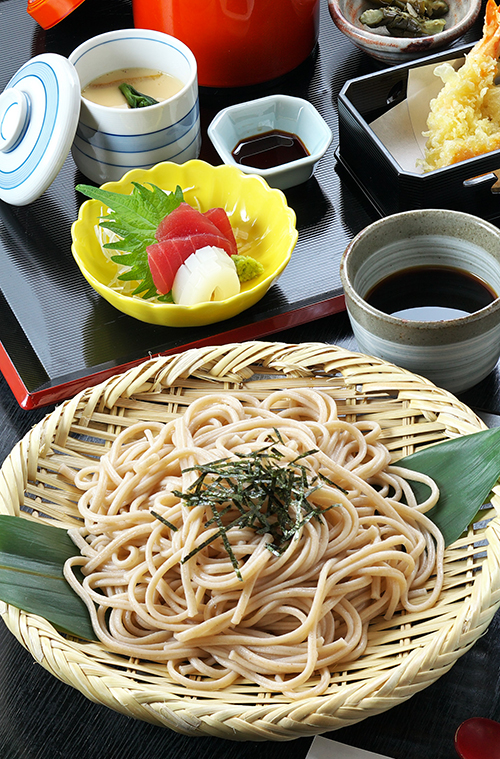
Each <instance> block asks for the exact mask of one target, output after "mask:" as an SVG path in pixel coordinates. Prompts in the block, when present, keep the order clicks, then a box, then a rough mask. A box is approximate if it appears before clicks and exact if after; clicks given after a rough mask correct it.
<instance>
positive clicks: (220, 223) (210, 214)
mask: <svg viewBox="0 0 500 759" xmlns="http://www.w3.org/2000/svg"><path fill="white" fill-rule="evenodd" d="M203 215H204V216H205V217H206V218H207V219H210V221H211V222H213V223H214V224H215V226H216V227H218V229H219V230H220V231H221V232H222V234H223V235H224V237H227V239H228V240H229V242H230V243H231V246H232V247H233V249H234V253H237V252H238V246H237V245H236V239H235V236H234V232H233V228H232V226H231V222H230V221H229V216H228V215H227V213H226V211H225V210H224V208H210V210H208V211H205V213H204V214H203ZM232 255H234V254H232Z"/></svg>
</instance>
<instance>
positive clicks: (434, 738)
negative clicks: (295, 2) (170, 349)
mask: <svg viewBox="0 0 500 759" xmlns="http://www.w3.org/2000/svg"><path fill="white" fill-rule="evenodd" d="M186 1H187V2H188V1H189V0H186ZM323 1H324V0H323ZM11 2H16V3H17V2H18V0H0V39H2V35H3V34H4V33H5V30H4V28H3V27H2V7H6V6H7V4H8V3H11ZM18 5H19V8H20V9H21V8H22V10H23V12H24V6H25V4H24V3H23V2H21V1H20V0H19V2H18ZM110 5H112V3H109V2H107V0H106V1H105V0H96V1H94V0H87V1H86V3H84V5H83V6H81V8H85V6H87V10H86V12H87V13H91V14H94V15H95V25H96V29H95V32H96V33H97V32H98V31H101V30H102V28H103V27H104V28H105V27H106V23H107V16H106V14H110V15H109V18H111V16H112V13H111V11H110V10H109V8H110ZM116 6H119V7H120V8H121V9H123V12H124V14H125V15H126V13H129V10H130V9H129V7H128V3H127V2H126V0H125V2H124V0H117V2H116V4H115V9H114V11H113V13H116ZM325 6H326V2H325ZM328 21H329V19H328V18H327V13H326V12H325V9H324V8H323V16H322V35H323V37H320V46H319V52H318V51H316V56H318V55H319V56H321V53H322V40H324V39H325V35H328V37H329V36H330V35H338V32H337V30H336V29H335V27H334V26H333V24H328V26H325V25H326V24H327V23H328ZM3 41H4V40H3ZM5 42H6V43H7V40H5ZM9 43H10V44H12V40H9ZM339 44H342V45H344V48H343V49H344V50H345V52H346V60H347V62H346V66H345V68H344V70H343V72H340V74H338V81H337V79H336V78H335V77H336V76H337V75H335V76H333V78H332V88H333V90H336V91H337V92H338V89H339V87H340V86H341V79H342V77H344V78H345V72H351V74H350V75H357V74H360V73H365V72H366V71H369V70H370V68H371V69H372V70H373V66H374V65H375V64H373V62H371V61H369V60H368V59H365V58H364V56H363V55H362V54H361V53H359V51H357V50H355V48H353V47H352V48H351V47H349V45H347V47H345V44H346V43H344V41H343V40H339ZM73 47H74V44H72V43H71V42H69V43H68V52H69V51H70V50H71V49H72V48H73ZM7 49H8V46H7ZM32 52H33V54H36V53H37V52H40V50H39V49H38V48H37V47H36V45H35V47H34V49H33V51H32ZM4 63H5V61H4ZM313 71H314V66H313ZM331 96H332V92H331V91H330V92H326V93H325V97H331ZM340 189H341V191H342V199H341V200H339V202H338V204H337V206H336V209H335V212H336V214H337V216H338V223H339V228H342V229H343V230H344V234H346V235H347V236H349V234H352V233H354V232H355V231H356V227H362V226H363V224H366V223H369V221H370V220H371V218H375V217H374V216H373V214H372V212H371V211H370V210H369V209H366V207H365V205H364V203H363V201H362V199H361V198H359V197H356V195H355V193H354V194H353V195H351V194H350V193H351V192H352V191H351V190H350V189H348V188H344V187H342V185H340ZM353 209H354V210H355V211H356V214H355V215H354V217H353ZM346 230H347V232H346ZM0 284H1V283H0ZM35 297H36V296H35ZM273 339H277V340H284V341H286V342H304V341H324V342H327V343H336V344H340V345H343V346H345V347H348V348H351V349H354V350H355V349H356V345H355V342H354V339H353V336H352V332H351V330H350V326H349V322H348V318H347V316H346V314H345V313H335V314H333V315H331V316H327V317H325V318H322V319H319V320H316V321H313V322H310V323H306V324H302V325H301V326H297V327H294V328H293V329H289V330H287V331H285V332H281V333H279V334H276V335H274V338H273ZM462 400H464V401H465V402H466V403H468V404H469V405H470V406H472V407H474V408H475V409H478V410H481V413H483V412H486V416H485V418H486V419H487V421H488V422H489V423H491V424H496V423H498V422H499V420H498V419H497V418H496V417H495V416H490V415H491V414H493V415H494V414H500V374H499V371H498V368H497V370H496V371H495V372H493V373H492V374H491V375H490V376H489V377H487V378H486V379H485V380H484V381H483V382H482V383H480V385H478V386H476V387H475V388H473V389H471V390H469V391H468V392H467V393H465V394H464V395H463V396H462ZM51 409H52V407H50V406H49V407H47V408H43V409H36V410H33V411H25V410H23V409H21V408H20V407H19V405H18V403H17V401H16V400H15V398H14V396H13V394H12V391H11V389H10V388H9V386H8V384H7V382H6V381H5V380H4V379H3V378H2V377H0V430H1V432H0V461H3V459H4V458H5V456H7V455H8V453H9V452H10V450H11V448H12V447H13V446H14V444H15V443H16V442H17V441H18V440H19V439H20V438H21V437H22V436H23V434H24V433H25V432H26V431H27V430H29V428H30V427H31V426H32V425H33V424H35V423H36V422H38V421H39V420H40V419H41V418H42V417H43V415H44V414H45V413H48V412H50V411H51ZM471 716H484V717H490V718H493V719H497V720H500V614H497V616H496V617H495V619H494V620H493V622H492V624H491V626H490V629H489V631H488V632H487V634H485V635H484V636H483V637H482V638H481V639H480V640H479V641H478V642H477V643H476V644H475V646H474V647H473V648H472V650H471V651H470V652H469V653H468V654H466V655H465V656H463V657H462V658H461V659H460V660H459V661H458V662H457V663H456V664H455V666H454V667H453V668H452V669H451V671H450V672H449V673H448V674H446V675H445V676H444V677H442V678H441V679H440V680H439V681H437V682H436V683H435V684H434V685H432V686H430V687H429V688H427V689H426V690H424V691H423V692H421V693H420V694H418V695H416V696H414V697H413V698H412V699H410V700H409V701H408V702H406V703H405V704H402V705H400V706H398V707H396V708H394V709H391V710H390V711H388V712H386V713H385V714H382V715H380V716H378V717H373V718H370V719H367V720H365V721H363V722H361V723H359V724H357V725H355V726H354V727H350V728H345V729H343V730H340V731H337V732H335V733H332V734H330V737H332V738H335V739H336V740H339V741H343V742H345V743H349V744H351V745H353V746H358V747H361V748H365V749H369V750H371V751H374V752H378V753H380V754H384V755H387V756H389V757H393V759H426V758H427V757H428V758H429V759H431V758H432V759H453V757H455V756H456V755H455V752H454V748H453V735H454V732H455V730H456V728H457V727H458V725H459V724H460V723H461V722H462V721H463V720H465V719H467V718H469V717H471ZM310 743H311V739H309V738H303V739H298V740H296V741H292V742H289V743H278V744H276V743H259V744H253V743H251V742H250V743H249V742H247V743H233V742H227V741H223V740H220V739H215V738H188V737H185V736H182V735H177V734H175V733H173V732H170V731H169V730H167V729H162V728H158V727H153V726H151V725H148V724H146V723H142V722H137V721H134V720H131V719H129V718H127V717H124V716H121V715H119V714H116V713H114V712H113V711H111V710H109V709H107V708H105V707H102V706H100V705H96V704H93V703H91V702H90V701H88V700H87V699H85V697H84V696H83V695H81V694H80V693H79V692H77V691H75V690H73V689H72V688H71V687H69V686H67V685H65V684H63V683H60V682H59V681H57V680H56V679H55V678H54V677H52V676H51V675H49V674H48V673H47V672H46V671H45V670H44V669H43V668H42V667H41V666H40V665H39V664H37V663H36V662H35V661H34V660H33V658H32V657H31V655H30V654H29V653H27V652H26V651H25V650H24V649H23V648H22V646H21V645H20V644H19V643H18V641H17V640H16V639H15V638H14V637H13V636H12V635H11V634H10V632H9V631H8V630H7V628H6V627H5V625H4V624H3V623H2V622H0V759H59V758H61V759H137V758H138V757H141V758H143V757H144V758H145V759H152V758H153V757H154V759H160V758H161V759H181V758H182V759H184V757H193V759H253V758H254V757H255V756H256V755H258V756H259V757H260V758H261V759H285V757H286V758H287V759H303V758H304V757H305V756H306V754H307V751H308V748H309V745H310ZM485 759H487V757H485Z"/></svg>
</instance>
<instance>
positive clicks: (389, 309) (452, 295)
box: [365, 266, 498, 321]
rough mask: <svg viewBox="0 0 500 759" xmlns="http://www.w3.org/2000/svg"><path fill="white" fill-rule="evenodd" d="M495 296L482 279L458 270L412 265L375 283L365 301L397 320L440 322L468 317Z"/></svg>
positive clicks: (446, 267) (447, 267)
mask: <svg viewBox="0 0 500 759" xmlns="http://www.w3.org/2000/svg"><path fill="white" fill-rule="evenodd" d="M497 297H498V295H497V293H495V291H494V290H493V289H492V288H491V287H490V286H489V285H488V284H487V283H486V282H484V281H483V280H482V279H480V278H479V277H477V276H476V275H474V274H471V273H470V272H467V271H463V270H462V269H456V268H453V267H451V266H414V267H411V268H408V269H402V270H401V271H398V272H395V273H394V274H391V275H390V276H388V277H386V278H385V279H383V280H382V281H381V282H378V283H377V284H376V285H374V287H372V288H371V290H369V292H368V293H367V294H366V295H365V300H366V301H367V302H368V303H369V304H370V305H371V306H373V307H374V308H377V309H378V310H379V311H383V312H384V313H386V314H390V315H391V316H396V317H398V318H399V319H409V320H412V321H442V320H443V319H458V318H459V317H462V316H468V314H471V313H473V312H474V311H478V310H479V309H481V308H484V307H485V306H487V305H488V304H489V303H492V302H493V301H494V300H495V299H496V298H497Z"/></svg>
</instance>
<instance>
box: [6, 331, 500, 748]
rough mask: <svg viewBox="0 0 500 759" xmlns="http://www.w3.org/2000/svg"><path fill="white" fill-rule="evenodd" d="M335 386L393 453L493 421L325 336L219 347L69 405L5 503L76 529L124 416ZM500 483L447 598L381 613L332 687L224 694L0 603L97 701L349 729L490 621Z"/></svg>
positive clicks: (139, 714)
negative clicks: (95, 467)
mask: <svg viewBox="0 0 500 759" xmlns="http://www.w3.org/2000/svg"><path fill="white" fill-rule="evenodd" d="M297 386H308V387H321V388H323V389H325V388H327V389H328V391H329V392H330V394H331V395H332V397H334V398H335V400H336V401H337V404H338V410H339V415H340V416H345V417H346V418H347V420H348V421H355V420H356V419H360V418H363V419H376V420H377V421H378V422H379V423H380V424H381V426H382V429H383V441H384V442H385V444H386V445H387V447H388V448H389V449H390V451H391V454H392V457H393V459H394V460H397V459H398V458H400V457H402V456H405V455H407V454H410V453H412V452H414V451H415V450H416V449H418V448H420V447H423V446H427V445H429V444H431V443H435V442H438V441H440V440H444V439H447V438H451V437H456V436H459V435H464V434H469V433H472V432H476V431H478V430H479V429H484V428H485V425H484V424H483V423H482V421H481V420H480V419H479V418H478V417H477V416H476V415H475V414H474V413H473V412H472V411H471V410H470V409H469V408H467V407H466V406H465V405H463V404H462V403H461V402H459V401H458V400H457V399H456V398H455V397H454V396H452V395H451V394H449V393H448V392H446V391H444V390H441V389H438V388H436V387H435V386H434V385H433V384H432V383H430V382H429V381H427V380H425V379H423V378H421V377H417V376H415V375H413V374H410V373H409V372H406V371H405V370H402V369H399V368H397V367H395V366H393V365H390V364H387V363H385V362H383V361H380V360H378V359H374V358H369V357H367V356H362V355H360V354H355V353H351V352H349V351H346V350H343V349H341V348H339V347H335V346H331V345H325V344H320V343H306V344H301V345H288V344H285V343H273V342H248V343H243V344H233V345H225V346H220V347H206V348H200V349H194V350H189V351H187V352H184V353H180V354H177V355H171V356H168V357H162V358H155V359H151V360H149V361H147V362H145V363H143V364H141V365H139V366H137V367H135V368H133V369H131V370H129V371H127V372H126V373H124V374H121V375H119V376H116V377H113V378H111V379H109V380H108V381H106V382H103V383H102V384H100V385H98V386H96V387H94V388H90V389H87V390H85V391H83V392H82V393H80V394H79V395H77V396H76V397H75V398H73V399H72V400H69V401H67V402H65V403H63V404H61V405H60V406H59V407H58V408H56V409H55V411H53V412H52V413H51V414H49V415H47V416H46V417H45V418H44V419H43V420H42V421H41V422H40V423H39V424H37V425H36V426H35V427H34V428H33V429H32V430H31V431H30V432H29V433H28V434H27V435H26V436H25V437H24V438H23V439H22V440H21V441H20V442H19V443H18V444H17V445H16V447H15V448H14V449H13V451H12V452H11V454H10V455H9V456H8V458H7V459H6V460H5V462H4V464H3V466H2V469H1V472H0V512H1V513H5V514H14V515H18V516H21V517H23V518H25V519H31V520H50V521H51V522H52V523H53V524H54V523H56V524H59V525H61V526H64V527H69V526H74V524H75V520H77V519H78V512H77V509H76V495H75V489H74V487H73V486H72V485H71V484H70V483H69V481H68V479H67V478H65V477H64V469H65V467H66V466H67V465H68V464H69V465H70V466H73V467H74V466H77V467H79V466H84V465H85V464H86V463H87V461H88V459H89V458H93V457H95V456H96V455H99V454H101V453H102V452H103V451H104V450H105V449H107V448H108V447H109V445H110V443H111V441H112V440H113V439H114V438H115V436H116V435H117V434H118V433H119V432H120V431H121V430H122V429H123V428H125V427H127V426H128V425H131V424H132V423H134V422H136V421H139V420H142V421H145V420H160V421H167V420H170V419H172V418H173V417H175V416H176V415H179V414H182V413H183V410H184V409H185V407H186V406H187V405H188V404H189V403H190V402H192V401H193V400H194V399H195V398H197V397H199V396H200V394H201V395H205V394H208V393H211V392H220V390H221V389H224V390H227V391H231V389H232V388H238V389H241V388H242V387H244V389H245V390H246V391H250V392H252V393H255V394H258V395H259V396H264V395H266V394H267V393H269V392H272V391H274V390H276V389H283V388H292V387H297ZM499 509H500V490H499V489H498V486H497V489H496V492H494V495H493V497H492V500H491V504H490V505H489V506H488V507H486V509H485V511H484V514H483V515H482V517H481V519H482V521H481V522H479V523H477V524H475V525H474V526H472V527H471V528H470V529H469V532H468V534H466V535H465V534H464V536H462V537H461V538H460V540H458V541H456V542H455V543H454V544H453V545H452V546H451V547H450V548H448V549H447V551H446V560H445V584H444V589H443V592H442V595H441V598H440V601H439V603H438V604H437V606H435V607H434V608H433V609H431V610H429V611H426V612H420V613H413V614H409V613H401V614H399V616H398V617H397V618H395V619H394V618H393V619H392V620H391V621H390V622H386V621H384V620H375V621H374V622H373V623H372V625H371V628H370V633H369V643H368V647H367V649H366V652H365V653H364V654H363V655H362V656H361V658H360V659H358V660H357V661H356V662H353V663H352V664H351V665H349V666H348V668H347V669H345V670H343V671H339V672H332V674H331V685H330V687H329V690H328V692H327V693H326V694H325V695H323V696H317V697H310V698H305V699H301V700H298V701H289V700H287V699H286V698H285V697H284V696H283V695H281V694H276V693H270V692H265V691H264V690H262V689H261V688H259V687H258V686H256V685H253V684H250V683H245V682H243V683H241V684H239V685H233V686H232V687H230V688H226V689H224V690H220V691H218V692H216V693H214V694H212V693H206V692H202V691H197V690H196V687H195V685H193V687H192V688H190V689H186V688H185V687H181V686H179V685H176V684H174V683H172V682H169V680H168V679H167V677H166V675H165V672H164V670H163V668H162V666H161V665H159V664H151V663H148V662H139V661H137V660H131V659H125V658H123V657H120V656H118V655H115V654H112V653H109V652H108V651H106V650H105V649H104V647H103V646H102V645H101V644H97V643H89V642H85V641H82V640H78V639H72V638H68V637H65V636H64V635H62V634H60V633H58V632H57V631H56V630H55V629H54V628H53V627H52V625H51V624H50V623H48V622H47V621H46V620H44V619H42V618H40V617H37V616H34V615H30V614H26V613H24V612H22V611H20V610H18V609H16V608H14V607H12V606H8V605H6V604H2V603H1V602H0V611H1V612H2V614H3V619H4V620H5V623H6V624H7V626H8V627H9V629H10V630H11V632H12V633H13V634H14V635H15V636H16V637H17V638H18V640H19V641H20V642H21V643H22V644H23V645H24V646H25V647H26V648H27V649H28V650H29V651H30V652H31V654H32V655H33V657H34V658H35V659H36V661H38V662H39V663H40V664H41V665H42V666H43V667H45V668H46V669H47V670H49V672H51V673H52V674H53V675H55V677H57V678H59V679H60V680H62V681H63V682H65V683H68V684H69V685H72V686H73V687H75V688H77V689H78V690H79V691H81V692H82V693H83V694H84V695H85V696H86V697H88V698H89V699H91V700H92V701H95V702H98V703H101V704H104V705H106V706H108V707H110V708H111V709H114V710H116V711H118V712H121V713H123V714H126V715H128V716H131V717H134V718H137V719H141V720H145V721H147V722H150V723H153V724H156V725H162V726H165V727H168V728H171V729H172V730H175V731H177V732H180V733H183V734H185V735H197V736H200V735H205V736H207V735H211V736H217V737H220V738H227V739H231V740H252V741H260V740H276V741H285V740H291V739H293V738H297V737H300V736H310V735H315V734H319V733H322V732H326V731H331V730H336V729H338V728H342V727H345V726H347V725H350V724H353V723H355V722H358V721H360V720H362V719H364V718H366V717H369V716H373V715H376V714H379V713H381V712H383V711H385V710H387V709H390V708H391V707H392V706H395V705H396V704H399V703H401V702H403V701H405V700H406V699H408V698H410V697H411V696H412V695H413V694H414V693H417V692H418V691H421V690H422V689H423V688H426V687H427V686H428V685H431V684H432V683H433V682H435V681H436V680H437V679H438V678H439V677H441V675H443V674H444V673H445V672H447V671H448V670H449V669H450V668H451V667H452V666H453V664H454V663H455V661H456V660H457V659H458V657H460V656H462V654H464V653H466V652H467V651H468V650H469V649H470V647H471V646H472V645H473V644H474V642H475V641H476V640H477V638H478V637H479V636H480V635H482V634H483V633H484V632H485V630H486V629H487V627H488V625H489V623H490V621H491V619H492V617H493V615H494V614H495V611H496V610H497V608H498V606H499V604H500V524H499Z"/></svg>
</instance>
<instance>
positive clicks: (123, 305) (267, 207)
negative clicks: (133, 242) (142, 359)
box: [71, 161, 298, 327]
mask: <svg viewBox="0 0 500 759" xmlns="http://www.w3.org/2000/svg"><path fill="white" fill-rule="evenodd" d="M132 182H139V183H141V184H145V183H151V184H155V185H157V186H158V187H161V189H162V190H165V191H169V190H171V191H173V190H175V188H176V186H177V185H179V186H180V187H181V189H182V191H183V193H184V199H185V201H186V202H187V203H189V204H190V205H192V206H193V207H195V208H199V210H200V211H207V210H208V209H209V208H215V207H221V208H224V209H225V210H226V212H227V214H228V216H229V220H230V222H231V226H232V227H233V230H234V232H235V236H236V240H237V242H238V252H239V253H244V254H245V255H250V256H253V258H255V259H256V260H258V261H260V262H261V263H262V265H263V267H264V270H263V273H262V274H261V275H260V276H259V277H256V278H255V279H252V280H250V281H249V282H244V283H242V285H241V291H240V293H239V294H238V295H235V296H233V297H232V298H228V299H227V300H223V301H211V302H207V303H199V304H197V305H195V306H181V305H177V304H173V303H156V302H151V301H147V300H143V299H142V298H141V297H138V296H133V295H128V294H124V293H123V292H120V291H119V290H118V289H116V286H115V285H113V283H114V282H115V281H116V276H117V269H118V267H117V265H116V264H114V263H113V262H112V261H111V260H110V258H109V255H107V254H106V253H105V252H104V250H103V247H102V235H101V234H100V230H99V226H98V225H99V220H100V218H101V217H102V216H104V215H106V213H107V212H108V209H107V208H106V206H105V204H103V203H101V202H100V201H97V200H87V201H85V203H83V204H82V206H81V208H80V212H79V215H78V219H77V221H75V222H74V224H73V226H72V229H71V233H72V239H73V244H72V252H73V256H74V259H75V261H76V263H77V265H78V267H79V269H80V271H81V272H82V274H83V276H84V277H85V279H86V280H87V282H89V284H90V285H91V286H92V287H93V288H94V289H95V290H96V291H97V292H98V293H99V294H100V295H102V297H103V298H105V299H106V300H107V301H109V303H111V304H112V305H113V306H115V308H117V309H118V310H119V311H122V312H124V313H126V314H128V315H129V316H133V317H134V318H135V319H140V320H141V321H144V322H148V323H149V324H159V325H164V326H168V327H198V326H202V325H206V324H214V323H215V322H219V321H223V320H224V319H230V318H231V317H233V316H236V315H237V314H240V313H241V312H242V311H245V310H246V309H247V308H250V306H253V305H254V304H255V303H257V302H258V301H259V300H260V299H261V298H262V297H263V296H264V295H265V294H266V292H267V291H268V290H269V288H270V287H271V285H272V284H273V282H275V280H276V279H277V277H278V276H279V275H280V274H281V272H282V271H283V269H284V268H285V266H286V265H287V264H288V262H289V260H290V257H291V255H292V251H293V249H294V247H295V243H296V242H297V236H298V234H297V230H296V227H295V221H296V218H295V213H294V211H293V210H292V209H291V208H290V207H289V206H288V205H287V202H286V198H285V196H284V194H283V193H282V192H281V191H280V190H276V189H271V188H270V187H269V186H268V185H267V183H266V182H265V181H264V180H263V179H262V178H261V177H259V176H254V175H247V174H244V173H243V172H242V171H240V170H239V169H236V168H234V167H233V166H211V165H210V164H208V163H205V162H204V161H188V162H187V163H185V164H181V165H179V164H175V163H160V164H158V165H157V166H154V167H153V168H152V169H134V170H133V171H129V172H128V173H127V174H125V176H124V177H123V178H122V179H121V180H120V181H119V182H108V183H107V184H105V185H103V188H104V189H105V190H111V191H112V192H121V193H123V194H129V193H131V192H132V189H133V185H132ZM112 252H113V251H112Z"/></svg>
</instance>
